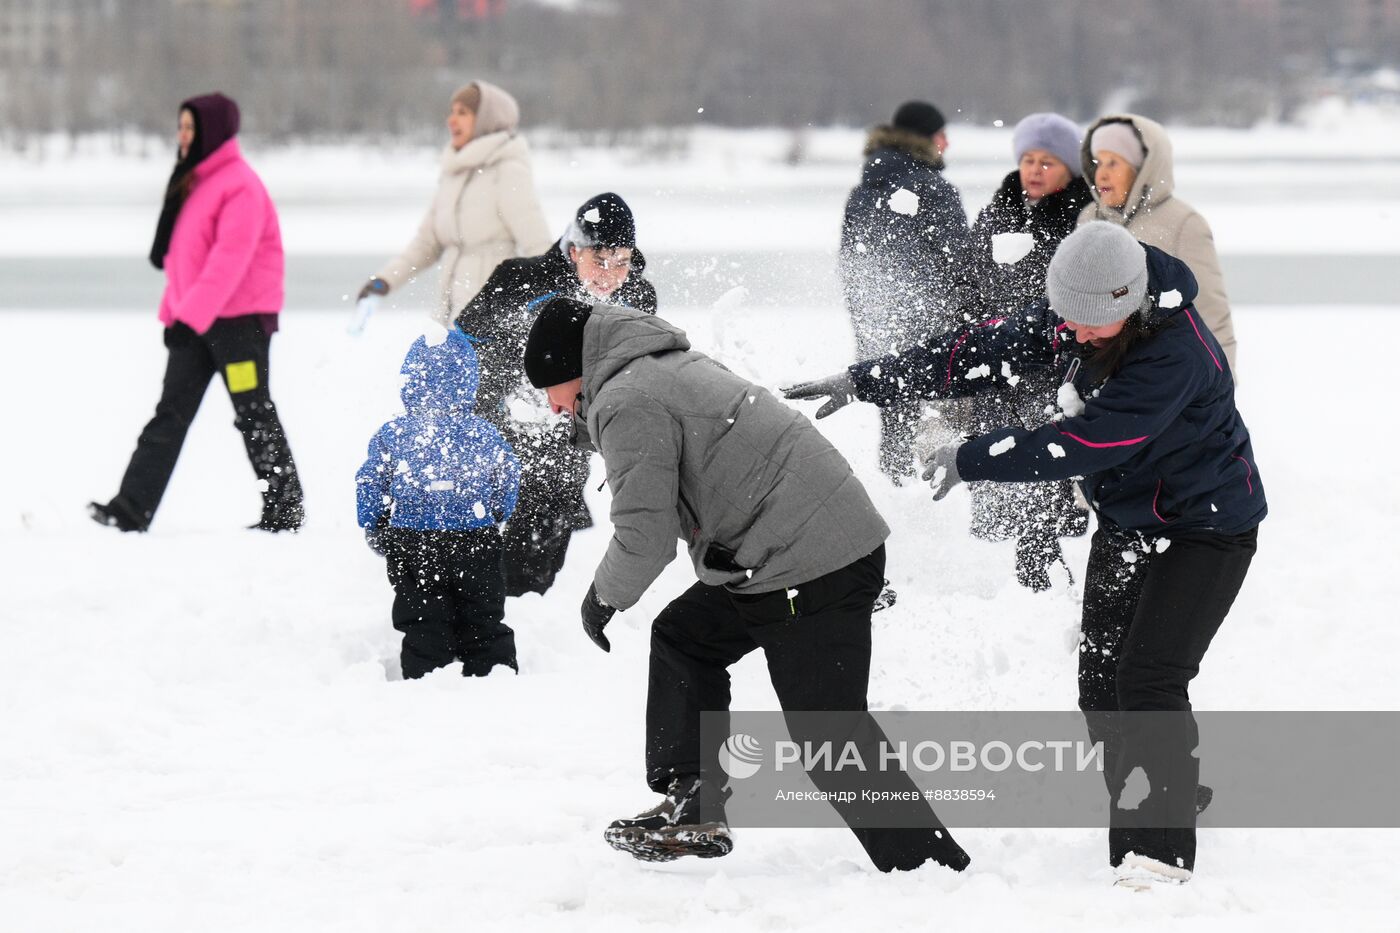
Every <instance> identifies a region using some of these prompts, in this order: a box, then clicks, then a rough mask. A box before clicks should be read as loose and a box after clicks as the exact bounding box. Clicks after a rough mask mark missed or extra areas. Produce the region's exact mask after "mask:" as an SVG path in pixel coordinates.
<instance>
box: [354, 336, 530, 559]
mask: <svg viewBox="0 0 1400 933" xmlns="http://www.w3.org/2000/svg"><path fill="white" fill-rule="evenodd" d="M400 372H401V373H403V376H404V386H403V389H402V391H401V394H402V397H403V404H404V409H405V411H406V414H404V415H401V416H399V417H397V418H394V419H393V420H391V421H389V422H388V423H387V424H385V425H384V426H383V427H382V428H380V429H379V432H378V433H377V434H375V435H374V438H373V439H372V440H371V441H370V442H369V457H368V458H367V459H366V460H365V462H364V465H363V466H361V467H360V469H359V472H358V473H356V474H355V484H356V493H357V496H356V498H357V504H358V512H359V522H360V525H361V527H364V528H372V527H374V526H375V525H376V524H379V523H380V522H381V521H382V520H383V519H384V518H385V517H387V518H388V524H389V525H390V526H391V527H394V528H415V529H418V530H420V531H427V530H443V531H460V530H464V529H469V528H482V527H485V526H487V525H494V524H496V523H499V522H503V521H505V520H506V519H508V518H510V516H511V513H512V512H513V511H514V510H515V500H516V496H517V494H518V493H519V491H520V464H519V463H518V462H517V461H516V459H515V454H514V453H513V452H512V451H511V448H510V444H508V443H506V441H505V439H504V438H503V437H501V434H500V432H499V431H497V430H496V429H495V427H493V426H492V425H491V423H490V422H488V421H487V420H486V419H485V418H481V417H478V416H477V415H475V414H473V411H472V410H473V407H474V406H475V404H476V387H477V382H478V380H479V374H478V367H477V359H476V351H475V350H474V349H473V348H472V344H471V341H470V340H469V339H468V338H467V336H466V335H465V334H463V333H462V332H461V331H460V330H458V329H456V328H453V329H451V330H450V331H449V332H448V336H447V338H446V339H445V340H443V341H442V342H441V343H438V344H436V345H434V346H429V345H428V343H427V341H426V340H425V339H424V338H423V337H419V338H418V339H417V340H416V341H414V343H413V346H411V347H410V348H409V350H408V355H407V357H405V358H404V361H403V368H402V369H401V370H400Z"/></svg>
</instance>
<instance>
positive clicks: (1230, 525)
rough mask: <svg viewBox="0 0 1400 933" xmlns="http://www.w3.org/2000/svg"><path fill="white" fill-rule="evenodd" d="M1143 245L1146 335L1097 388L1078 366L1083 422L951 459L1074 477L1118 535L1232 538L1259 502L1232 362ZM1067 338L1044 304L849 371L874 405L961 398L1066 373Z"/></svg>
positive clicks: (1053, 425) (1176, 267) (1180, 268)
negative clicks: (1050, 372) (1029, 375)
mask: <svg viewBox="0 0 1400 933" xmlns="http://www.w3.org/2000/svg"><path fill="white" fill-rule="evenodd" d="M1145 249H1146V250H1147V275H1148V294H1149V296H1150V298H1151V299H1152V310H1151V311H1150V312H1149V314H1150V315H1151V321H1152V325H1153V327H1154V328H1156V329H1155V331H1154V332H1153V333H1151V335H1150V336H1148V337H1145V338H1143V339H1142V340H1140V341H1139V342H1138V343H1136V344H1135V345H1134V346H1133V347H1132V348H1131V349H1129V350H1128V352H1127V355H1126V356H1125V357H1124V358H1123V360H1122V363H1121V365H1120V366H1119V368H1118V370H1117V371H1116V372H1115V373H1114V374H1113V375H1111V376H1109V377H1108V378H1107V379H1106V380H1103V381H1102V382H1098V383H1097V384H1095V382H1094V380H1092V379H1091V378H1090V377H1089V375H1088V374H1087V370H1090V369H1092V367H1091V366H1084V367H1081V368H1080V372H1079V375H1077V376H1076V379H1075V388H1076V389H1077V390H1078V392H1079V394H1080V396H1081V397H1082V398H1083V399H1084V411H1083V413H1081V414H1079V415H1077V416H1074V417H1066V418H1064V419H1062V420H1053V421H1050V422H1049V423H1048V424H1044V425H1042V426H1039V427H1033V428H1024V427H1004V428H999V429H997V430H995V431H991V432H989V433H987V434H983V435H981V436H980V437H975V438H973V439H972V440H969V441H968V442H967V443H965V444H963V445H962V446H961V447H960V448H959V450H958V457H957V467H958V473H959V475H960V476H961V477H962V478H963V479H964V480H969V481H975V480H995V481H998V482H1036V481H1042V480H1057V479H1079V480H1080V485H1081V488H1082V489H1083V491H1084V495H1085V498H1087V499H1088V500H1089V503H1090V504H1091V505H1092V506H1093V507H1094V508H1095V510H1097V511H1098V512H1099V515H1100V517H1101V518H1102V519H1105V520H1107V521H1108V522H1110V523H1111V524H1113V525H1116V526H1118V527H1119V528H1122V529H1126V530H1129V531H1141V532H1146V533H1151V534H1162V533H1169V532H1171V531H1213V532H1218V533H1221V534H1240V533H1243V532H1245V531H1248V530H1249V529H1251V528H1253V527H1255V526H1256V525H1258V524H1259V522H1260V521H1262V520H1263V518H1264V516H1265V515H1266V514H1267V513H1268V506H1267V503H1266V502H1265V499H1264V487H1263V484H1262V483H1261V482H1260V478H1259V472H1258V470H1257V469H1256V468H1255V464H1254V451H1253V448H1252V447H1251V445H1250V439H1249V431H1248V429H1247V428H1246V427H1245V424H1244V420H1243V419H1242V418H1241V417H1240V413H1239V410H1238V409H1236V407H1235V384H1234V379H1233V378H1232V377H1231V375H1230V366H1229V363H1228V361H1227V360H1226V359H1225V354H1224V352H1223V351H1222V350H1221V348H1220V344H1219V342H1217V341H1216V339H1215V337H1214V335H1212V334H1211V332H1210V329H1209V328H1208V327H1206V326H1205V324H1203V323H1201V318H1200V315H1199V314H1198V313H1197V312H1196V309H1195V308H1194V307H1193V306H1192V304H1191V302H1192V301H1193V300H1194V299H1195V297H1196V279H1195V277H1194V276H1193V275H1192V274H1191V270H1190V269H1188V268H1187V267H1186V265H1185V263H1183V262H1181V261H1180V260H1178V259H1176V258H1174V257H1172V256H1169V255H1167V254H1166V253H1164V252H1162V251H1161V250H1159V249H1157V248H1155V247H1152V246H1146V247H1145ZM1064 328H1065V325H1064V323H1063V322H1062V320H1061V319H1060V317H1059V316H1058V315H1057V314H1055V313H1054V312H1053V311H1052V310H1051V309H1050V307H1049V304H1048V302H1046V301H1043V300H1042V301H1041V302H1039V303H1037V304H1035V305H1033V306H1031V307H1029V308H1027V309H1025V310H1023V311H1020V312H1017V313H1015V314H1013V315H1010V316H1007V317H993V318H991V319H989V320H987V321H984V322H982V323H981V324H977V325H973V326H971V327H965V328H960V329H958V330H954V331H950V332H948V333H946V334H943V335H942V336H941V337H937V338H934V339H933V340H930V341H929V342H928V343H926V344H924V345H921V346H917V347H913V348H911V349H909V350H907V351H905V352H904V353H901V354H899V355H898V356H887V357H884V358H883V359H879V360H871V361H867V362H864V363H857V364H856V365H855V366H852V367H851V368H850V373H851V377H852V380H853V382H854V383H855V386H856V394H857V396H858V397H859V398H861V399H862V400H864V401H870V402H875V403H876V404H880V403H882V402H884V403H889V402H891V401H894V400H896V399H899V398H903V397H909V396H911V395H913V396H916V397H929V396H933V397H939V398H956V397H962V396H968V395H972V394H975V393H978V392H984V391H987V390H988V389H993V388H994V387H995V386H996V385H998V384H1001V383H1004V382H1005V381H1007V380H1010V379H1015V378H1019V377H1020V375H1021V374H1022V373H1026V372H1034V371H1036V370H1038V369H1042V370H1043V368H1045V367H1051V368H1053V369H1054V370H1055V371H1057V372H1058V371H1061V370H1063V369H1064V368H1065V367H1064V365H1063V364H1065V363H1067V361H1068V357H1070V356H1072V355H1080V354H1081V353H1084V352H1085V351H1084V350H1083V349H1082V347H1081V346H1080V345H1078V344H1076V343H1075V342H1074V338H1073V335H1072V334H1071V333H1069V332H1067V331H1065V330H1064ZM1087 352H1088V353H1092V350H1089V351H1087Z"/></svg>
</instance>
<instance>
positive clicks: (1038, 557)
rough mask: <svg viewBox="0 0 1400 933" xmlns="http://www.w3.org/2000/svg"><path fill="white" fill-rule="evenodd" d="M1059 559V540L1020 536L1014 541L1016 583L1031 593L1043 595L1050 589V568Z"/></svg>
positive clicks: (1030, 535)
mask: <svg viewBox="0 0 1400 933" xmlns="http://www.w3.org/2000/svg"><path fill="white" fill-rule="evenodd" d="M1061 559H1062V558H1061V557H1060V542H1059V539H1057V538H1048V539H1047V538H1045V537H1044V536H1042V535H1038V534H1028V535H1022V536H1021V537H1019V538H1017V539H1016V582H1017V583H1019V584H1021V585H1022V586H1024V587H1025V588H1026V589H1028V590H1030V591H1031V592H1032V593H1044V592H1045V591H1046V590H1048V589H1050V568H1051V567H1052V566H1054V564H1055V562H1056V561H1057V560H1061Z"/></svg>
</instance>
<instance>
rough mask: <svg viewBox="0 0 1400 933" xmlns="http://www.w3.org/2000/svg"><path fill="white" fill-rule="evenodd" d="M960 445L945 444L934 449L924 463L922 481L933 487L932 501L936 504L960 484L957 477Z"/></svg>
mask: <svg viewBox="0 0 1400 933" xmlns="http://www.w3.org/2000/svg"><path fill="white" fill-rule="evenodd" d="M961 447H962V445H961V444H945V445H944V446H942V447H939V448H936V449H935V450H934V452H933V453H932V454H930V455H929V458H928V459H927V460H925V461H924V479H926V480H928V484H929V485H930V486H932V487H933V501H934V502H937V501H939V500H940V499H942V498H943V497H944V496H946V495H948V493H949V492H950V491H951V490H952V488H953V487H954V486H956V485H957V484H958V483H961V482H962V477H961V476H959V475H958V450H959V448H961Z"/></svg>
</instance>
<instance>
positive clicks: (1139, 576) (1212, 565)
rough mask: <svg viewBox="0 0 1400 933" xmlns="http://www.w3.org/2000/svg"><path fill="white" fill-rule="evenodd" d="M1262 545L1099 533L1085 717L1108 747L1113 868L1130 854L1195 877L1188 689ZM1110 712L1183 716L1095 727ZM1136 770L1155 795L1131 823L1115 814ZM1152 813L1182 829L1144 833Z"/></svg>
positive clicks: (1083, 651) (1086, 653)
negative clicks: (1154, 860)
mask: <svg viewBox="0 0 1400 933" xmlns="http://www.w3.org/2000/svg"><path fill="white" fill-rule="evenodd" d="M1257 536H1258V529H1251V530H1250V531H1248V532H1246V533H1244V534H1240V535H1219V534H1206V533H1199V534H1179V535H1163V536H1161V537H1160V538H1145V537H1143V536H1142V535H1138V534H1131V533H1125V532H1122V531H1120V530H1117V529H1114V528H1111V527H1100V528H1099V529H1098V530H1097V531H1096V532H1095V533H1094V538H1093V541H1092V543H1091V548H1090V552H1089V567H1088V570H1087V572H1086V578H1085V584H1084V616H1083V626H1082V631H1083V642H1082V643H1081V645H1080V650H1079V708H1080V709H1081V710H1083V711H1084V713H1085V719H1086V721H1087V723H1088V726H1089V735H1090V738H1091V739H1092V740H1093V741H1096V742H1098V741H1102V742H1103V743H1104V778H1105V781H1106V782H1107V784H1108V790H1109V796H1110V798H1111V799H1112V801H1113V807H1112V809H1111V811H1110V812H1111V817H1110V827H1109V862H1110V863H1111V864H1113V865H1118V864H1119V863H1120V862H1122V860H1123V856H1124V855H1126V854H1127V853H1128V852H1135V853H1137V854H1138V855H1145V856H1148V857H1150V858H1154V859H1157V860H1159V861H1162V862H1165V863H1167V864H1169V865H1174V866H1177V867H1180V868H1185V869H1188V870H1191V869H1192V868H1193V867H1194V865H1195V861H1196V830H1195V828H1194V825H1195V791H1196V784H1197V778H1198V776H1199V771H1200V762H1199V760H1198V759H1197V758H1196V757H1195V748H1196V745H1197V739H1198V735H1197V731H1196V722H1195V718H1194V717H1193V716H1192V715H1191V712H1190V710H1191V700H1190V696H1189V695H1188V692H1187V686H1188V685H1189V684H1190V682H1191V679H1192V678H1193V677H1195V676H1196V674H1197V672H1198V671H1199V670H1200V666H1201V659H1202V658H1203V657H1205V653H1206V649H1207V648H1209V647H1210V642H1211V639H1212V638H1214V637H1215V633H1216V631H1218V630H1219V628H1220V624H1221V623H1222V622H1223V621H1224V620H1225V616H1226V614H1227V613H1229V611H1230V606H1231V605H1232V604H1233V603H1234V601H1235V596H1236V594H1238V593H1239V590H1240V586H1241V584H1243V583H1244V578H1245V575H1246V573H1247V572H1248V571H1249V564H1250V561H1251V560H1252V559H1253V557H1254V552H1255V549H1256V543H1257ZM1113 711H1131V712H1147V711H1161V712H1176V713H1179V714H1181V715H1178V716H1166V717H1114V716H1106V715H1096V714H1101V713H1108V712H1113ZM1139 768H1141V769H1142V771H1143V773H1144V775H1145V776H1146V778H1147V784H1148V786H1149V788H1150V792H1149V796H1148V798H1147V799H1146V800H1145V801H1143V802H1142V803H1141V805H1140V806H1138V807H1136V808H1135V810H1134V812H1132V813H1128V812H1125V811H1123V810H1121V809H1120V808H1119V806H1118V803H1119V796H1120V795H1121V794H1122V792H1123V790H1124V786H1125V784H1126V782H1127V779H1128V777H1129V775H1131V774H1132V773H1133V771H1134V770H1136V769H1139ZM1153 813H1157V814H1161V815H1164V816H1168V817H1169V818H1170V820H1171V825H1172V826H1174V827H1178V828H1154V827H1152V826H1150V825H1144V819H1145V815H1146V814H1153ZM1150 822H1151V821H1150V819H1148V820H1147V823H1150ZM1183 824H1184V825H1185V826H1186V827H1188V828H1180V827H1181V826H1182V825H1183Z"/></svg>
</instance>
